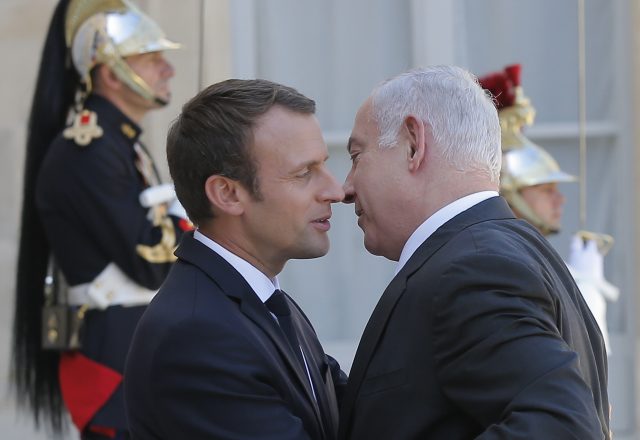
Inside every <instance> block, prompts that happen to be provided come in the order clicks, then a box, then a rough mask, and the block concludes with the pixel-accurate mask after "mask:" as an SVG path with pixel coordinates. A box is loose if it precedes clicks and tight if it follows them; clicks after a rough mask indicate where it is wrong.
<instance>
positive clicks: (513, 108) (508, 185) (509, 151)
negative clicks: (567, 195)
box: [478, 64, 576, 233]
mask: <svg viewBox="0 0 640 440" xmlns="http://www.w3.org/2000/svg"><path fill="white" fill-rule="evenodd" d="M520 73H521V66H520V65H519V64H514V65H510V66H507V67H506V68H505V69H504V71H502V72H496V73H492V74H489V75H486V76H484V77H482V78H479V79H478V81H479V82H480V85H481V86H482V87H483V88H484V89H486V90H488V91H489V92H491V94H492V95H493V97H494V103H495V104H496V107H497V109H498V117H499V119H500V129H501V132H502V169H501V172H500V192H501V194H502V195H503V196H504V198H505V199H507V202H509V204H510V205H511V206H512V207H513V208H515V209H516V210H517V211H518V212H519V213H520V214H521V215H522V216H523V217H524V218H525V219H526V220H528V221H529V222H531V223H532V224H533V225H535V226H536V227H538V228H539V229H540V230H541V231H543V233H549V232H555V231H554V230H553V226H552V225H548V224H546V222H544V221H543V220H542V219H541V218H540V217H539V216H538V215H537V214H536V213H535V212H534V211H533V209H532V208H531V207H530V206H529V204H528V203H527V202H526V201H525V200H524V198H523V197H522V195H521V194H520V190H522V189H523V188H526V187H528V186H534V185H541V184H543V183H554V182H573V181H575V180H576V178H575V177H574V176H572V175H570V174H567V173H565V172H564V171H562V170H561V169H560V166H559V165H558V162H556V160H555V159H554V158H553V157H552V156H551V155H550V154H549V153H548V152H547V151H546V150H545V149H544V148H542V147H541V146H539V145H536V144H534V143H533V142H531V141H530V140H529V139H528V138H527V137H526V136H524V134H523V133H522V129H523V127H526V126H529V125H532V124H533V121H534V119H535V114H536V113H535V109H534V108H533V106H532V105H531V102H530V101H529V99H528V98H527V97H526V96H525V95H524V92H523V90H522V86H521V85H520Z"/></svg>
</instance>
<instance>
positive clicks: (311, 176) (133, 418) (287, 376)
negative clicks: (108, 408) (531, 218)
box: [125, 80, 346, 440]
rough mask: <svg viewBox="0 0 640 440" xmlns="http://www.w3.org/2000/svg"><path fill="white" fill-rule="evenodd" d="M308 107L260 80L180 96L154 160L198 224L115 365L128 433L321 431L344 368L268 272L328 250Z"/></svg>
mask: <svg viewBox="0 0 640 440" xmlns="http://www.w3.org/2000/svg"><path fill="white" fill-rule="evenodd" d="M314 112H315V102H314V101H313V100H311V99H309V98H307V97H305V96H303V95H302V94H300V93H298V92H297V91H296V90H294V89H292V88H289V87H286V86H283V85H280V84H276V83H272V82H269V81H265V80H227V81H224V82H221V83H218V84H214V85H212V86H210V87H208V88H206V89H205V90H203V91H202V92H200V93H199V94H198V95H196V96H195V97H194V98H193V99H191V100H190V101H189V102H188V103H187V104H185V106H184V107H183V109H182V113H181V115H180V116H179V117H178V118H177V119H176V120H175V122H174V123H173V124H172V126H171V128H170V130H169V135H168V137H167V158H168V161H169V169H170V171H171V176H172V177H173V179H174V182H175V185H176V192H177V194H178V197H179V198H180V201H181V202H182V203H183V205H184V207H185V209H186V210H187V212H188V213H189V218H191V219H192V220H193V222H194V223H195V224H196V225H197V227H198V229H197V230H196V231H195V232H194V233H193V234H191V233H189V234H186V235H185V236H184V238H183V240H182V243H181V244H180V246H179V247H178V250H177V251H176V255H177V256H178V261H177V262H176V263H175V266H174V268H173V269H172V271H171V273H170V274H169V276H168V277H167V280H166V281H165V283H164V284H163V286H162V288H161V289H160V292H159V293H158V295H157V296H156V297H155V298H154V300H153V301H152V303H151V304H150V305H149V308H148V309H147V311H146V312H145V314H144V316H143V317H142V319H141V320H140V323H139V324H138V328H137V330H136V333H135V336H134V340H133V343H132V345H131V350H130V352H129V356H128V359H127V366H126V373H125V397H126V406H127V415H128V419H129V424H130V427H131V432H132V435H133V437H134V438H136V439H141V440H143V439H149V440H151V439H155V440H158V439H167V440H169V439H171V440H173V439H182V438H184V439H222V438H238V439H278V440H286V439H291V440H294V439H295V440H299V439H307V438H311V439H334V438H335V436H336V432H337V429H338V407H337V402H338V400H339V398H340V395H341V390H342V388H343V387H344V385H345V383H346V376H345V375H344V373H342V372H341V371H340V367H339V366H338V364H337V362H335V361H334V360H333V359H331V358H330V357H328V356H326V355H325V354H324V351H323V349H322V346H321V345H320V342H319V341H318V338H317V336H316V334H315V331H314V330H313V328H312V326H311V324H310V322H309V321H308V319H307V318H306V316H305V315H304V313H303V312H302V310H301V309H300V308H299V307H298V305H297V304H296V303H295V302H294V301H293V300H292V299H291V298H290V297H288V296H287V295H286V294H284V293H283V292H282V291H281V290H279V282H278V278H277V275H278V274H279V273H280V272H281V271H282V269H283V268H284V266H285V264H286V263H287V261H288V260H290V259H293V258H296V259H308V258H316V257H320V256H322V255H325V254H326V253H327V252H328V250H329V237H328V235H327V232H328V231H329V228H330V224H329V219H330V218H331V204H332V203H335V202H338V201H341V200H342V198H343V196H344V193H343V191H342V188H341V187H340V185H339V184H338V182H336V180H335V178H334V177H333V176H332V175H331V173H330V172H329V171H328V169H327V166H326V161H327V159H328V152H327V146H326V144H325V142H324V140H323V138H322V133H321V131H320V125H319V124H318V121H317V119H316V117H315V116H314Z"/></svg>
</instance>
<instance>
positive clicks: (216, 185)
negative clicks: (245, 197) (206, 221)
mask: <svg viewBox="0 0 640 440" xmlns="http://www.w3.org/2000/svg"><path fill="white" fill-rule="evenodd" d="M240 191H245V190H244V188H242V185H241V184H240V182H238V181H236V180H233V179H229V178H228V177H224V176H220V175H217V174H214V175H213V176H209V178H208V179H207V180H206V181H205V182H204V192H205V194H206V195H207V199H209V203H211V205H212V206H213V211H214V212H223V213H226V214H229V215H240V214H242V213H243V212H244V206H243V204H242V195H241V194H239V192H240Z"/></svg>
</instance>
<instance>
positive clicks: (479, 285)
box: [433, 255, 603, 440]
mask: <svg viewBox="0 0 640 440" xmlns="http://www.w3.org/2000/svg"><path fill="white" fill-rule="evenodd" d="M548 286H549V283H547V282H545V280H544V277H543V276H542V274H539V273H536V272H535V270H534V269H533V268H532V267H528V266H527V265H525V264H523V263H521V262H518V261H515V260H513V259H509V258H505V257H501V256H490V255H489V256H487V255H473V256H467V257H464V258H461V259H458V260H456V261H453V262H452V263H451V264H450V265H449V266H448V268H447V269H446V270H445V272H444V273H443V276H442V286H440V287H439V292H440V293H439V294H438V295H437V296H436V297H435V300H434V301H435V302H434V310H435V312H434V318H433V326H434V347H435V353H436V354H435V362H436V371H437V375H438V381H439V383H440V384H441V386H442V391H443V392H444V394H445V395H446V396H447V397H448V398H449V399H451V401H453V402H454V403H455V404H456V405H457V406H459V407H460V408H461V409H462V410H463V411H465V412H466V413H468V414H469V415H470V416H471V417H472V418H473V419H475V420H477V421H478V423H479V424H481V425H482V426H484V427H485V431H484V432H483V433H482V434H481V435H480V436H479V437H478V438H479V439H484V440H489V439H505V438H508V439H523V440H524V439H532V438H540V439H542V438H548V439H551V438H553V439H582V440H585V439H601V438H603V431H602V429H601V427H600V424H599V422H598V414H597V411H596V408H595V404H594V401H593V396H592V394H591V390H590V388H589V386H588V385H587V384H586V383H585V381H584V379H583V378H582V376H581V374H580V366H579V361H578V355H577V354H576V353H575V352H574V351H572V350H571V349H570V347H569V346H568V345H567V344H566V343H565V341H564V340H563V339H562V338H561V335H560V332H559V330H558V328H557V327H556V324H555V322H556V321H555V319H554V316H555V315H556V313H557V310H556V307H558V304H555V303H554V301H553V300H552V299H551V298H552V296H551V295H550V294H549V293H548V288H549V287H548ZM496 421H498V422H496Z"/></svg>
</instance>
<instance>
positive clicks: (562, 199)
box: [554, 188, 567, 206]
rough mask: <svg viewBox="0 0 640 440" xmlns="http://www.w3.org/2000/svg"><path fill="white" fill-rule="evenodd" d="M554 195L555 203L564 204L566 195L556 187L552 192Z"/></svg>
mask: <svg viewBox="0 0 640 440" xmlns="http://www.w3.org/2000/svg"><path fill="white" fill-rule="evenodd" d="M554 195H555V200H556V203H557V204H558V205H559V206H563V205H564V203H565V202H566V201H567V199H566V197H565V196H564V194H562V193H561V192H560V191H558V189H557V188H556V190H555V194H554Z"/></svg>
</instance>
